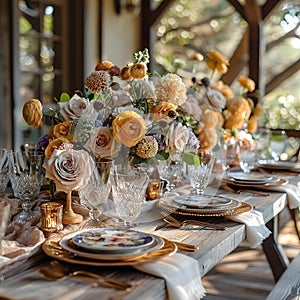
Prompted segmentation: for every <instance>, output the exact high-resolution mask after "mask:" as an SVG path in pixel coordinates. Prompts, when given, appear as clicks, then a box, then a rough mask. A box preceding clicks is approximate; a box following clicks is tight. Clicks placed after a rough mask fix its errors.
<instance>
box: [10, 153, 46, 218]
mask: <svg viewBox="0 0 300 300" xmlns="http://www.w3.org/2000/svg"><path fill="white" fill-rule="evenodd" d="M43 162H44V154H39V153H36V152H31V151H15V152H11V153H10V156H9V179H10V181H11V185H12V189H13V192H14V195H15V197H17V198H20V199H21V201H22V212H21V213H19V214H18V215H17V216H15V218H14V220H15V221H16V222H19V223H26V222H28V221H30V220H32V219H33V218H35V217H36V216H37V215H39V212H38V211H32V210H31V202H32V200H33V199H34V198H35V197H36V196H37V195H38V194H39V192H40V188H41V185H42V182H43V178H44V168H43Z"/></svg>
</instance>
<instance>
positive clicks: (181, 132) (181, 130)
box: [166, 123, 189, 153]
mask: <svg viewBox="0 0 300 300" xmlns="http://www.w3.org/2000/svg"><path fill="white" fill-rule="evenodd" d="M188 140H189V130H188V128H187V127H185V126H183V125H182V124H181V123H172V124H171V126H170V128H169V131H168V133H167V136H166V146H167V147H166V152H169V153H175V152H178V151H179V152H183V151H184V148H185V146H186V145H187V143H188Z"/></svg>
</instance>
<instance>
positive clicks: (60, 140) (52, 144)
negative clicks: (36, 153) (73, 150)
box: [45, 137, 72, 159]
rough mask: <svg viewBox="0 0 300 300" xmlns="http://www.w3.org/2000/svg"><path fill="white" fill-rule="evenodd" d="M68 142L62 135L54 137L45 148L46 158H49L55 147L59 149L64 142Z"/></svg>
mask: <svg viewBox="0 0 300 300" xmlns="http://www.w3.org/2000/svg"><path fill="white" fill-rule="evenodd" d="M69 143H70V142H69V140H67V139H65V138H63V137H60V138H57V139H54V140H53V141H52V142H50V143H49V145H48V146H47V148H46V149H45V157H46V158H47V159H49V158H50V157H51V155H52V153H53V151H54V150H55V149H60V148H61V146H62V145H64V144H65V145H67V144H69ZM70 145H72V144H70ZM70 147H71V146H70Z"/></svg>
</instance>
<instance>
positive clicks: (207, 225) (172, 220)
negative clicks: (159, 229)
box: [162, 212, 227, 230]
mask: <svg viewBox="0 0 300 300" xmlns="http://www.w3.org/2000/svg"><path fill="white" fill-rule="evenodd" d="M162 214H163V215H164V219H163V220H164V221H165V222H166V223H168V224H170V225H172V226H174V227H178V228H179V227H181V226H189V225H194V226H200V227H204V228H211V229H215V230H226V229H227V227H225V226H221V225H216V224H211V223H209V222H204V221H198V220H184V221H182V222H180V221H179V220H177V219H175V218H173V217H172V216H171V215H170V214H167V213H165V212H162Z"/></svg>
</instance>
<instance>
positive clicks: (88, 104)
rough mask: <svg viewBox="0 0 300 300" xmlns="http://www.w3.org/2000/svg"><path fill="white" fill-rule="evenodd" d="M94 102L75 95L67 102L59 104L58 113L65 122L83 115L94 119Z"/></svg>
mask: <svg viewBox="0 0 300 300" xmlns="http://www.w3.org/2000/svg"><path fill="white" fill-rule="evenodd" d="M93 103H94V101H89V100H88V99H85V98H82V97H79V96H78V95H77V94H75V95H74V96H73V97H72V98H71V99H70V100H69V101H67V102H59V103H58V104H59V107H60V113H61V114H62V115H63V117H64V118H65V120H75V119H78V118H80V117H81V116H83V115H89V116H91V117H93V116H94V117H96V115H97V112H96V110H95V109H94V105H93Z"/></svg>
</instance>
